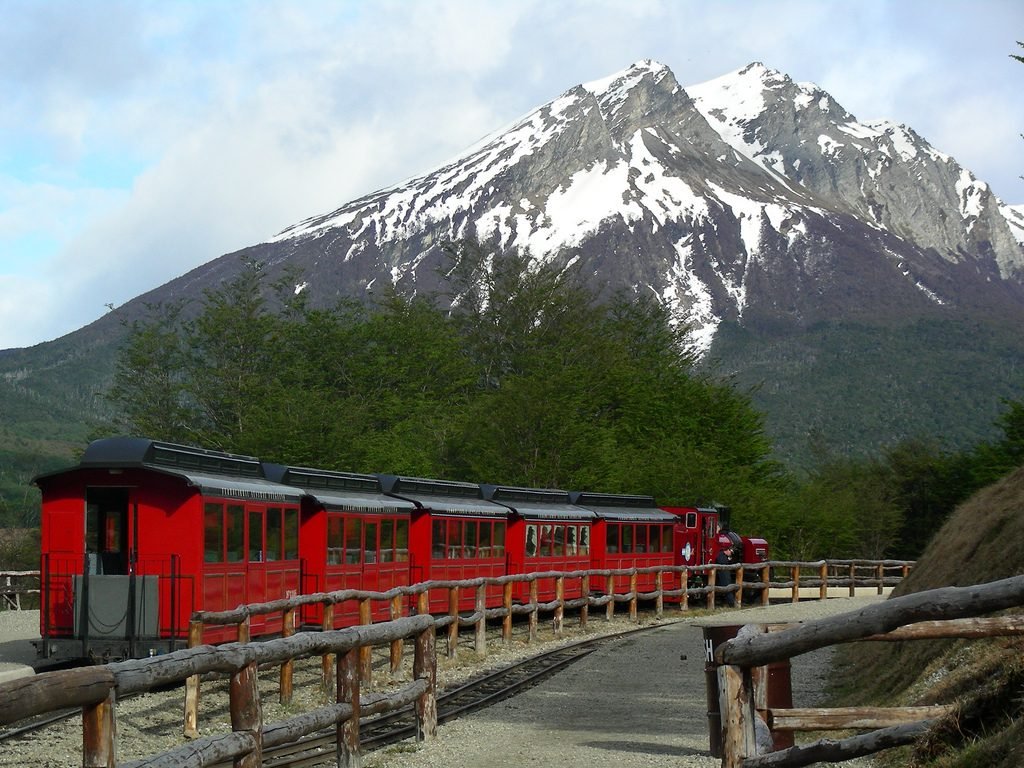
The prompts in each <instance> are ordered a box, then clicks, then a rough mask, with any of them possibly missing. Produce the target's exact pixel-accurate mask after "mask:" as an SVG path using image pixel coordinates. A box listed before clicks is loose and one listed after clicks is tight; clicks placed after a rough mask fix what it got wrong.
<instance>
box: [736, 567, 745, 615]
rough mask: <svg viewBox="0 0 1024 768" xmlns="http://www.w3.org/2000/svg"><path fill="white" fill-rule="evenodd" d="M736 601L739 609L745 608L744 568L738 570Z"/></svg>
mask: <svg viewBox="0 0 1024 768" xmlns="http://www.w3.org/2000/svg"><path fill="white" fill-rule="evenodd" d="M735 584H736V587H737V589H736V599H735V601H734V602H735V604H736V607H737V608H742V607H743V568H737V569H736V581H735Z"/></svg>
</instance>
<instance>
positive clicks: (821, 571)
mask: <svg viewBox="0 0 1024 768" xmlns="http://www.w3.org/2000/svg"><path fill="white" fill-rule="evenodd" d="M818 575H819V578H821V584H819V585H818V599H819V600H828V563H827V562H822V564H821V565H820V566H819V567H818Z"/></svg>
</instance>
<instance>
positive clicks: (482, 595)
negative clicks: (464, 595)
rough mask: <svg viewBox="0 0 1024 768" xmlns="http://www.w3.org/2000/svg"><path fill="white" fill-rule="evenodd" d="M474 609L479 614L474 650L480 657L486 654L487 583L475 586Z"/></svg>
mask: <svg viewBox="0 0 1024 768" xmlns="http://www.w3.org/2000/svg"><path fill="white" fill-rule="evenodd" d="M474 610H475V611H476V612H477V613H479V614H480V618H479V619H477V621H476V642H475V650H476V652H477V655H478V656H480V658H485V657H486V656H487V618H486V617H487V585H486V584H481V585H480V586H478V587H477V588H476V606H474Z"/></svg>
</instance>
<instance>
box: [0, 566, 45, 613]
mask: <svg viewBox="0 0 1024 768" xmlns="http://www.w3.org/2000/svg"><path fill="white" fill-rule="evenodd" d="M38 594H39V571H0V610H8V611H20V610H21V609H22V604H21V597H22V595H38ZM30 607H33V608H34V607H35V605H31V606H30Z"/></svg>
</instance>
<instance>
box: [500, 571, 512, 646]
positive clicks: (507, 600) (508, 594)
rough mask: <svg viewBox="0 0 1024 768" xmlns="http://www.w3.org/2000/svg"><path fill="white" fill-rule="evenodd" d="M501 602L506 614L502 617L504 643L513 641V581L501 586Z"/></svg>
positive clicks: (509, 643)
mask: <svg viewBox="0 0 1024 768" xmlns="http://www.w3.org/2000/svg"><path fill="white" fill-rule="evenodd" d="M501 604H502V606H503V607H504V609H505V615H504V616H503V617H502V619H501V642H502V644H503V645H511V643H512V582H511V581H506V582H505V583H504V584H503V585H502V588H501Z"/></svg>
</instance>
